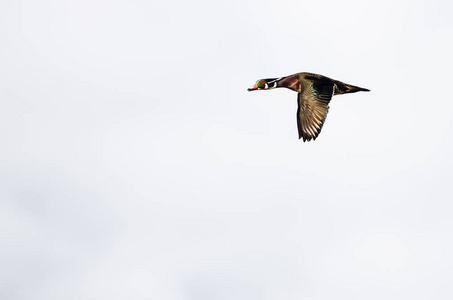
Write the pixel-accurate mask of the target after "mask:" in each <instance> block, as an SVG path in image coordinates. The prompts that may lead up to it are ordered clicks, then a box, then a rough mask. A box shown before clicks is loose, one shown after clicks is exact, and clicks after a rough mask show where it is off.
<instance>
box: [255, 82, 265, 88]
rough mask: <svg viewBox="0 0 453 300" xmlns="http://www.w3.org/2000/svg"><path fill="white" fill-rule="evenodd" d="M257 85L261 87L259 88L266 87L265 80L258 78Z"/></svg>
mask: <svg viewBox="0 0 453 300" xmlns="http://www.w3.org/2000/svg"><path fill="white" fill-rule="evenodd" d="M256 86H257V87H259V88H261V87H264V80H258V81H257V82H256Z"/></svg>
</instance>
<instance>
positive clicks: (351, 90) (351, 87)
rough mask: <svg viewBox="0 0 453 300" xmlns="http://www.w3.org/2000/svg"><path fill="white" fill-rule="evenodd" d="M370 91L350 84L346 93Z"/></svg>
mask: <svg viewBox="0 0 453 300" xmlns="http://www.w3.org/2000/svg"><path fill="white" fill-rule="evenodd" d="M369 91H370V90H369V89H364V88H361V87H358V86H354V85H349V84H348V91H347V92H346V93H355V92H369Z"/></svg>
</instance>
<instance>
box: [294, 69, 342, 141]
mask: <svg viewBox="0 0 453 300" xmlns="http://www.w3.org/2000/svg"><path fill="white" fill-rule="evenodd" d="M306 79H308V81H309V84H307V85H306V86H305V87H304V88H303V89H302V90H301V91H300V92H299V94H298V108H297V128H298V130H299V139H301V138H303V139H304V142H305V141H311V140H312V139H313V140H316V138H317V137H318V135H319V133H320V132H321V129H322V126H323V125H324V121H325V120H326V117H327V113H328V111H329V102H330V99H332V95H333V91H334V84H333V82H331V81H330V80H324V79H320V78H306Z"/></svg>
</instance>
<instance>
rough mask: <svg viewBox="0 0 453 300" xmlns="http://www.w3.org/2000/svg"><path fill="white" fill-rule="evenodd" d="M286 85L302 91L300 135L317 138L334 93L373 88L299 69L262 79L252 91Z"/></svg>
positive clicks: (306, 138) (298, 119)
mask: <svg viewBox="0 0 453 300" xmlns="http://www.w3.org/2000/svg"><path fill="white" fill-rule="evenodd" d="M279 87H285V88H288V89H291V90H293V91H296V92H297V93H298V108H297V129H298V131H299V139H301V138H302V139H303V140H304V142H305V141H311V140H312V139H313V140H316V138H317V137H318V135H319V133H320V132H321V129H322V126H323V125H324V121H325V120H326V117H327V113H328V111H329V102H330V99H331V98H332V96H334V95H341V94H346V93H355V92H360V91H363V92H369V91H370V90H368V89H364V88H361V87H358V86H353V85H350V84H346V83H343V82H341V81H338V80H334V79H331V78H328V77H325V76H322V75H318V74H313V73H297V74H294V75H289V76H286V77H280V78H269V79H261V80H258V81H257V82H256V83H255V86H254V87H252V88H249V89H248V91H255V90H270V89H273V88H279Z"/></svg>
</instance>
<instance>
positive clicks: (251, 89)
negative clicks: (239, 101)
mask: <svg viewBox="0 0 453 300" xmlns="http://www.w3.org/2000/svg"><path fill="white" fill-rule="evenodd" d="M257 89H258V88H257V87H256V86H254V87H251V88H248V89H247V91H249V92H250V91H255V90H257Z"/></svg>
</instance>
